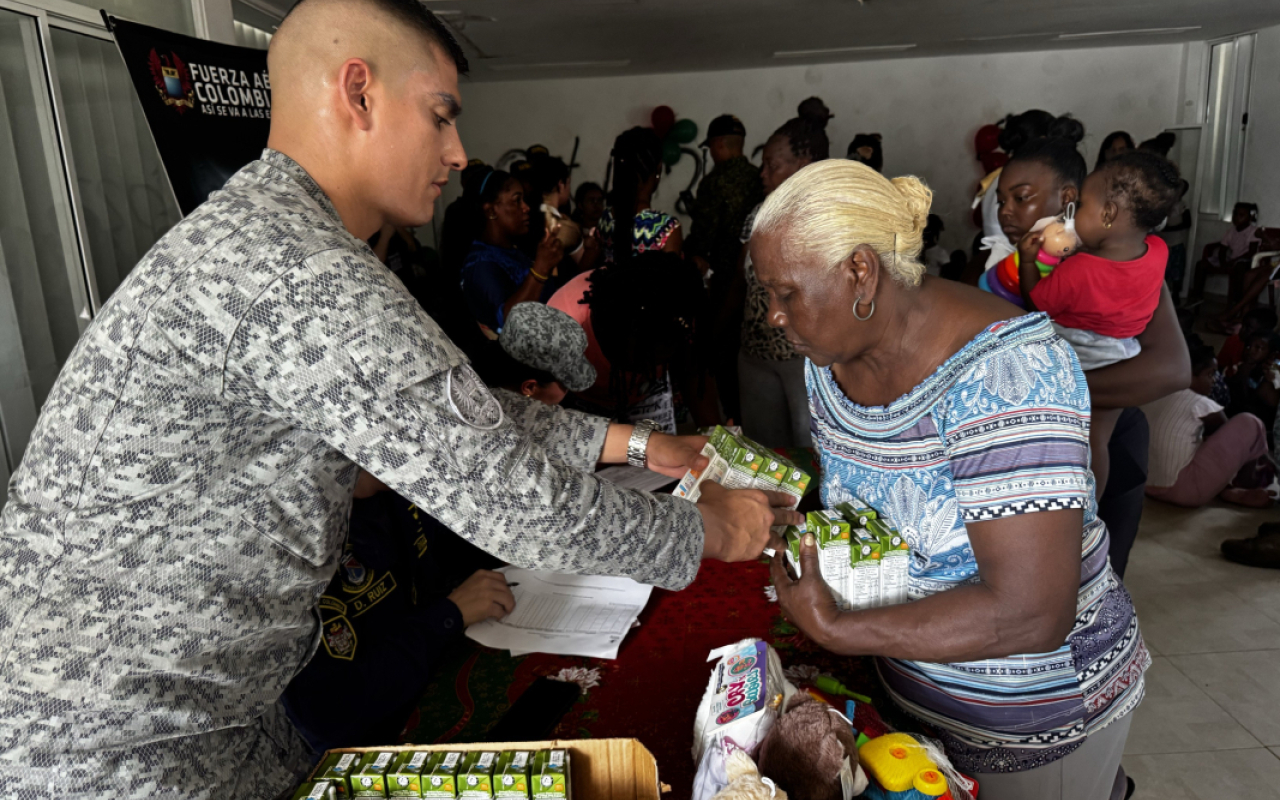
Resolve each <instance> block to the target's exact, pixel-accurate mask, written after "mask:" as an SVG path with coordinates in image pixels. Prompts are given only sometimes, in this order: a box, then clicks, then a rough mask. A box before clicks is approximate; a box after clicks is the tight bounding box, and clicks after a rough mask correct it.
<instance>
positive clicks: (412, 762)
mask: <svg viewBox="0 0 1280 800" xmlns="http://www.w3.org/2000/svg"><path fill="white" fill-rule="evenodd" d="M429 755H431V754H430V753H428V752H426V751H425V750H420V751H418V752H417V753H412V752H404V753H397V754H396V757H395V758H393V759H391V766H390V767H388V768H387V797H422V768H423V767H424V766H426V763H427V756H429Z"/></svg>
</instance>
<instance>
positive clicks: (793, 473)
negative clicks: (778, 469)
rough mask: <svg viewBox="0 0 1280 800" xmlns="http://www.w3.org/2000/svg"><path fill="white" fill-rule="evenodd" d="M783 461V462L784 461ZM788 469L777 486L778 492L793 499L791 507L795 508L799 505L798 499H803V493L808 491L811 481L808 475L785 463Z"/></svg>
mask: <svg viewBox="0 0 1280 800" xmlns="http://www.w3.org/2000/svg"><path fill="white" fill-rule="evenodd" d="M784 461H785V460H784ZM785 463H786V465H787V466H788V467H789V469H788V470H787V472H786V474H785V475H783V476H782V480H781V481H780V482H779V484H778V491H780V492H786V493H787V494H789V495H791V496H792V497H794V498H795V500H794V501H793V502H792V503H791V507H792V508H795V507H796V506H798V505H800V499H801V498H802V497H804V493H805V492H807V491H809V482H810V481H812V480H813V478H811V477H810V476H809V473H807V472H805V471H804V470H802V469H800V468H799V467H797V466H796V465H795V464H792V463H791V462H789V461H786V462H785Z"/></svg>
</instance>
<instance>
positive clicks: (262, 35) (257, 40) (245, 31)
mask: <svg viewBox="0 0 1280 800" xmlns="http://www.w3.org/2000/svg"><path fill="white" fill-rule="evenodd" d="M231 16H232V18H233V19H234V20H235V27H236V44H238V45H240V46H241V47H256V48H258V49H259V50H266V49H267V45H268V44H270V43H271V37H272V36H273V35H274V34H275V32H276V28H277V27H279V25H280V20H279V19H278V18H276V17H274V16H271V15H269V14H265V13H263V12H261V11H259V10H258V9H256V8H254V7H253V6H250V5H248V4H246V3H242V2H240V0H231Z"/></svg>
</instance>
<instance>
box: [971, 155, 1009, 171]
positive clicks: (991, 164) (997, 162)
mask: <svg viewBox="0 0 1280 800" xmlns="http://www.w3.org/2000/svg"><path fill="white" fill-rule="evenodd" d="M978 160H979V161H981V162H982V172H983V174H984V175H990V174H991V173H993V172H995V171H996V170H998V169H1000V168H1001V167H1003V166H1004V165H1005V164H1008V163H1009V154H1008V153H983V154H982V155H981V156H979V157H978Z"/></svg>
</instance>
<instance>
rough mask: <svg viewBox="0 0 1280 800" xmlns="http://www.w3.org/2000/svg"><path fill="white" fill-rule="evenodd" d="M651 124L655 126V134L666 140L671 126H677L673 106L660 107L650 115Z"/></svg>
mask: <svg viewBox="0 0 1280 800" xmlns="http://www.w3.org/2000/svg"><path fill="white" fill-rule="evenodd" d="M649 123H650V124H651V125H653V132H654V133H656V134H658V138H659V139H665V138H667V133H668V132H669V131H670V130H671V126H672V125H675V124H676V112H674V111H672V110H671V106H658V107H657V108H655V109H654V110H653V113H652V114H650V115H649Z"/></svg>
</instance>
